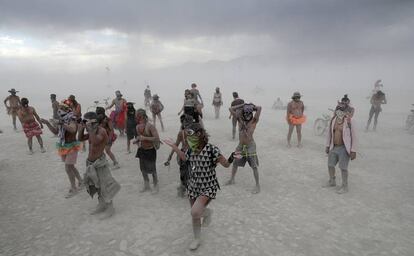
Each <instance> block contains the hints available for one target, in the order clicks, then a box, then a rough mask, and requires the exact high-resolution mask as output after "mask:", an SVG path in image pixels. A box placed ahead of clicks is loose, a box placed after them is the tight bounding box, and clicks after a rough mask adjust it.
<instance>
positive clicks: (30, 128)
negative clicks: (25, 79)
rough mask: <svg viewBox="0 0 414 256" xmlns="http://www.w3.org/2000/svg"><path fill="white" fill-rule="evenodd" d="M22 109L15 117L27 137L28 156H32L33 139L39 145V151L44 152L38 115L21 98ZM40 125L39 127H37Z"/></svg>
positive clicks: (26, 101)
mask: <svg viewBox="0 0 414 256" xmlns="http://www.w3.org/2000/svg"><path fill="white" fill-rule="evenodd" d="M21 104H22V107H21V108H20V109H19V111H17V116H18V117H19V120H20V122H21V124H22V127H23V131H24V133H25V134H26V137H27V145H28V146H29V154H30V155H31V154H33V137H36V139H37V141H38V142H39V145H40V151H41V152H42V153H44V152H46V150H45V149H44V147H43V140H42V137H41V136H40V135H42V134H43V132H42V129H43V124H42V123H41V121H40V117H39V115H38V114H37V113H36V110H35V109H34V108H33V107H30V106H29V100H28V99H27V98H22V100H21ZM39 124H40V126H39Z"/></svg>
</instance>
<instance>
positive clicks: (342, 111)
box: [324, 102, 356, 194]
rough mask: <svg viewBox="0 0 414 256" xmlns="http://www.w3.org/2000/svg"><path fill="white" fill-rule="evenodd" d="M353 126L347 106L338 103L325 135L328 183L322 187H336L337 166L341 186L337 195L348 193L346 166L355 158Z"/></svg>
mask: <svg viewBox="0 0 414 256" xmlns="http://www.w3.org/2000/svg"><path fill="white" fill-rule="evenodd" d="M354 126H355V124H354V123H353V122H352V119H351V114H350V113H349V112H348V111H347V105H346V104H344V103H343V102H338V106H337V107H336V110H335V115H334V117H333V118H332V120H331V122H330V125H329V131H328V134H327V142H326V150H325V151H326V153H327V154H328V173H329V181H328V183H327V184H326V185H325V186H324V187H336V181H335V166H336V165H337V164H338V165H339V169H341V175H342V186H341V187H340V188H339V189H338V191H337V193H338V194H343V193H346V192H348V164H349V160H354V159H355V158H356V151H355V148H356V135H355V129H354Z"/></svg>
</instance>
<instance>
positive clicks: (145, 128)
mask: <svg viewBox="0 0 414 256" xmlns="http://www.w3.org/2000/svg"><path fill="white" fill-rule="evenodd" d="M136 129H137V139H136V140H135V142H134V144H137V145H138V151H137V154H136V155H135V157H137V158H139V168H140V170H141V173H142V177H143V178H144V187H143V189H141V190H140V192H141V193H143V192H146V191H150V190H151V187H150V183H149V177H148V175H149V174H151V175H152V180H153V184H154V190H153V191H152V193H153V194H156V193H158V191H159V187H158V176H157V165H156V161H157V147H156V145H157V144H158V145H159V142H160V137H159V135H158V131H157V129H156V128H155V126H154V125H152V124H150V123H149V122H148V116H147V113H146V111H145V109H138V110H137V127H136Z"/></svg>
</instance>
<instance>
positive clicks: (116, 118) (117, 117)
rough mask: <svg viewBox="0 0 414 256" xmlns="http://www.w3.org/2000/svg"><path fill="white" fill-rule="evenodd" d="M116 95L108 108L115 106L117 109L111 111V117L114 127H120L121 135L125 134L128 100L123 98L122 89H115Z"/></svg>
mask: <svg viewBox="0 0 414 256" xmlns="http://www.w3.org/2000/svg"><path fill="white" fill-rule="evenodd" d="M115 96H116V97H115V99H113V100H112V103H111V105H109V106H108V107H107V108H106V110H108V109H111V108H112V107H113V106H115V111H112V112H111V115H110V118H111V120H112V124H113V126H114V128H115V129H118V131H119V134H120V135H121V136H124V130H125V113H126V111H127V101H126V100H125V99H124V98H122V93H121V92H120V91H115Z"/></svg>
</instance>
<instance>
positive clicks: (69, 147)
mask: <svg viewBox="0 0 414 256" xmlns="http://www.w3.org/2000/svg"><path fill="white" fill-rule="evenodd" d="M57 117H58V121H57V126H54V125H52V124H51V123H50V122H49V121H48V120H46V119H40V121H41V123H43V124H45V125H46V126H47V127H48V128H49V130H50V131H51V132H52V133H53V134H55V135H57V136H58V142H57V143H56V147H57V150H58V155H59V156H60V157H61V159H62V162H64V163H65V171H66V174H67V175H68V178H69V182H70V189H69V192H68V193H67V194H66V196H65V197H66V198H70V197H72V196H74V195H75V194H76V193H77V192H78V191H79V190H80V188H82V187H83V180H82V178H81V176H80V174H79V171H78V170H77V169H76V167H75V164H76V161H77V158H78V152H79V150H81V148H82V143H81V142H80V141H78V140H77V138H76V133H77V131H78V124H77V121H76V120H77V117H76V116H75V115H74V113H73V111H72V109H71V108H70V107H69V106H68V105H66V104H63V103H61V104H59V105H58V110H57ZM76 180H78V186H76Z"/></svg>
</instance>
